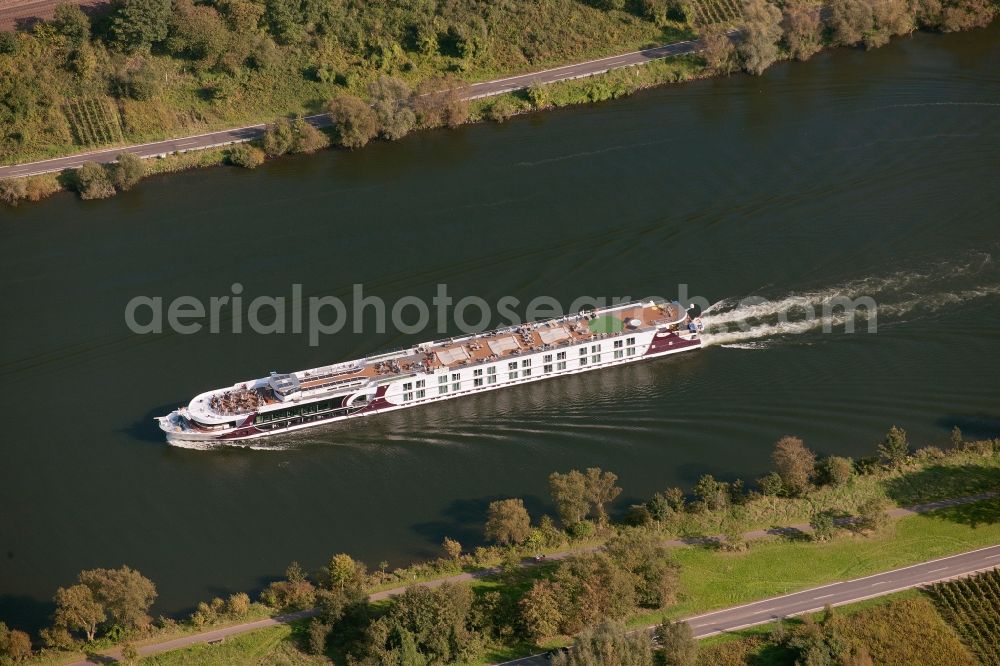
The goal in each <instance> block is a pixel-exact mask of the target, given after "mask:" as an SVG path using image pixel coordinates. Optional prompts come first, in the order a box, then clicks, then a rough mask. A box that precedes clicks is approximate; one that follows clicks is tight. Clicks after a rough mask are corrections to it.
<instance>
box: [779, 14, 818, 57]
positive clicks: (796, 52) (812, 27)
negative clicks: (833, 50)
mask: <svg viewBox="0 0 1000 666" xmlns="http://www.w3.org/2000/svg"><path fill="white" fill-rule="evenodd" d="M820 8H821V5H820V4H819V3H816V2H813V1H812V0H793V1H792V2H788V3H786V4H785V8H784V18H783V19H782V22H781V27H782V29H783V30H784V32H785V43H786V44H788V51H789V53H790V54H791V56H792V57H793V58H796V59H797V60H808V59H809V58H811V57H812V56H813V54H815V53H816V52H817V51H819V50H820V49H821V48H822V47H823V20H822V17H821V15H820Z"/></svg>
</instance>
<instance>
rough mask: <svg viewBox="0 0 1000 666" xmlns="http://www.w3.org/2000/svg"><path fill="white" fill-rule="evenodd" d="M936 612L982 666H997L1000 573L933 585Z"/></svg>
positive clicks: (998, 652) (988, 573)
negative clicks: (990, 665) (960, 638)
mask: <svg viewBox="0 0 1000 666" xmlns="http://www.w3.org/2000/svg"><path fill="white" fill-rule="evenodd" d="M928 594H929V596H930V597H931V599H932V600H933V601H934V605H935V606H936V607H937V609H938V612H939V613H940V614H941V615H942V617H944V618H945V620H946V621H947V622H948V624H950V625H951V626H952V628H954V630H955V631H956V632H957V633H958V635H959V636H961V637H962V640H963V641H964V642H965V644H966V645H967V646H968V647H969V649H970V650H972V651H973V652H974V653H975V654H976V656H977V657H978V658H979V660H980V661H981V662H982V663H984V664H1000V571H997V570H996V569H994V570H993V571H988V572H986V573H982V574H979V575H978V576H974V577H971V578H964V579H960V580H955V581H951V582H947V583H939V584H937V585H934V586H933V587H932V588H930V590H928Z"/></svg>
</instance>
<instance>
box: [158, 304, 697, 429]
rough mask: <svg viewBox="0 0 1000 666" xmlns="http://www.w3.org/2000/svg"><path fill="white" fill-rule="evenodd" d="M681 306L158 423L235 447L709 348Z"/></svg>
mask: <svg viewBox="0 0 1000 666" xmlns="http://www.w3.org/2000/svg"><path fill="white" fill-rule="evenodd" d="M699 323H700V322H698V321H692V320H691V318H690V317H689V316H688V313H687V311H686V310H685V309H684V307H683V306H682V305H681V304H680V303H677V302H673V303H667V302H664V301H659V300H647V301H637V302H633V303H626V304H622V305H615V306H611V307H607V308H601V309H596V310H590V311H584V312H580V313H579V314H575V315H570V316H565V317H559V318H556V319H548V320H543V321H536V322H531V323H526V324H521V325H518V326H510V327H506V328H501V329H497V330H493V331H487V332H484V333H478V334H475V335H468V336H463V337H455V338H449V339H446V340H437V341H434V342H427V343H422V344H418V345H415V346H413V347H410V348H407V349H403V350H398V351H394V352H390V353H385V354H379V355H376V356H369V357H366V358H363V359H359V360H357V361H349V362H346V363H338V364H335V365H328V366H323V367H320V368H313V369H311V370H302V371H299V372H293V373H285V374H279V373H274V372H272V373H271V374H270V376H268V377H263V378H261V379H254V380H251V381H245V382H239V383H237V384H234V385H233V386H231V387H229V388H223V389H216V390H212V391H207V392H205V393H202V394H200V395H198V396H196V397H195V398H194V399H193V400H191V402H190V403H188V405H187V406H186V407H181V408H179V409H176V410H174V411H173V412H171V413H170V414H168V415H166V416H161V417H158V418H157V421H158V422H159V424H160V428H161V429H162V430H163V432H164V433H165V434H166V437H167V441H169V442H211V441H220V442H225V441H236V440H245V439H252V438H257V437H266V436H268V435H275V434H279V433H286V432H292V431H296V430H301V429H304V428H311V427H314V426H319V425H322V424H325V423H332V422H335V421H341V420H344V419H350V418H357V417H362V416H373V415H375V414H381V413H383V412H388V411H393V410H397V409H406V408H408V407H415V406H417V405H423V404H427V403H431V402H438V401H441V400H451V399H453V398H457V397H460V396H465V395H471V394H474V393H481V392H483V391H492V390H495V389H501V388H506V387H508V386H514V385H518V384H525V383H528V382H536V381H541V380H543V379H549V378H551V377H561V376H564V375H574V374H578V373H581V372H590V371H593V370H599V369H601V368H607V367H611V366H616V365H622V364H625V363H635V362H638V361H644V360H648V359H652V358H660V357H663V356H667V355H669V354H677V353H680V352H684V351H691V350H694V349H698V348H700V347H701V337H700V332H701V328H700V325H699Z"/></svg>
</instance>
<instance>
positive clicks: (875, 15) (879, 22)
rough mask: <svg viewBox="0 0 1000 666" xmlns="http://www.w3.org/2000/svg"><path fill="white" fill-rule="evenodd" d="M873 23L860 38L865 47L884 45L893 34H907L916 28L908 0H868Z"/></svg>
mask: <svg viewBox="0 0 1000 666" xmlns="http://www.w3.org/2000/svg"><path fill="white" fill-rule="evenodd" d="M869 2H871V8H872V19H873V21H874V25H873V26H872V28H871V29H870V30H868V31H867V32H866V34H865V36H864V38H863V39H862V41H863V42H864V45H865V48H867V49H872V48H876V47H878V46H884V45H886V44H888V43H889V39H890V38H891V37H893V36H894V35H908V34H910V33H911V32H913V31H914V30H916V27H917V24H916V20H915V19H914V16H913V9H912V7H911V5H910V3H909V2H908V0H869Z"/></svg>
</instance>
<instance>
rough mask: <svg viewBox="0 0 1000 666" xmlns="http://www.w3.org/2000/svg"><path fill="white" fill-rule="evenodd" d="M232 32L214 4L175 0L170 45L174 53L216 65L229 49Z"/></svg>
mask: <svg viewBox="0 0 1000 666" xmlns="http://www.w3.org/2000/svg"><path fill="white" fill-rule="evenodd" d="M231 39H232V33H231V32H230V31H229V28H228V27H227V26H226V23H225V21H223V19H222V16H220V15H219V12H218V11H216V9H215V7H213V6H211V5H196V4H194V2H193V0H173V12H172V13H171V18H170V32H169V37H168V38H167V48H168V49H169V50H170V52H171V53H173V54H175V55H178V56H180V57H184V58H190V59H192V60H198V61H203V62H204V63H205V64H207V65H214V64H215V63H217V62H218V61H219V59H220V57H221V56H222V55H223V54H224V53H225V52H226V51H227V49H229V47H230V41H231Z"/></svg>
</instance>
